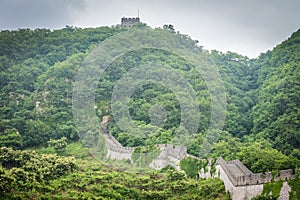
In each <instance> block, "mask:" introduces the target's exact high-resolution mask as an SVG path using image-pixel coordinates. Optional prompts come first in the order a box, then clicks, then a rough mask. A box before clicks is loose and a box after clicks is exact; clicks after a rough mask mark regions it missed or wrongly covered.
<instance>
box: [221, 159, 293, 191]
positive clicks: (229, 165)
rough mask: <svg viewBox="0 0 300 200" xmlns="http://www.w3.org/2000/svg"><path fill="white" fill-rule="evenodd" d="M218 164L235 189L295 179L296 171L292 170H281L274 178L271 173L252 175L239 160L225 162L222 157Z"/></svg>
mask: <svg viewBox="0 0 300 200" xmlns="http://www.w3.org/2000/svg"><path fill="white" fill-rule="evenodd" d="M216 164H217V165H219V166H220V167H221V168H222V170H223V171H224V172H225V173H226V175H227V177H228V178H229V180H230V181H231V183H232V184H233V185H234V186H235V187H237V186H246V185H259V184H264V183H268V182H271V181H272V180H274V181H278V180H289V179H294V178H295V171H294V170H292V169H287V170H281V171H279V172H278V173H276V174H275V175H274V176H273V175H272V173H270V172H265V173H252V172H251V171H250V170H249V169H248V168H247V167H246V166H245V165H244V164H243V163H242V162H241V161H239V160H231V161H225V160H224V159H223V158H222V157H219V158H218V160H217V163H216Z"/></svg>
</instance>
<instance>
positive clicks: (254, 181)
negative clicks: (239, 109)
mask: <svg viewBox="0 0 300 200" xmlns="http://www.w3.org/2000/svg"><path fill="white" fill-rule="evenodd" d="M108 122H109V117H108V116H104V117H103V120H102V123H101V127H102V132H103V135H104V138H105V143H106V147H107V158H110V159H113V160H123V159H127V160H130V161H131V162H132V159H131V156H132V154H133V153H134V150H135V148H134V147H123V146H122V144H120V143H119V142H118V141H117V140H116V139H115V138H114V137H113V136H111V135H110V134H109V131H108V128H107V124H108ZM157 147H158V148H159V150H160V154H159V155H158V156H157V157H156V158H155V159H153V160H152V162H151V163H150V165H149V167H151V168H153V169H162V168H164V167H166V166H168V165H171V166H173V167H174V168H175V169H178V170H179V169H180V168H179V163H180V160H181V159H183V158H185V157H187V156H191V155H189V154H188V153H187V148H186V147H182V146H175V145H171V144H159V145H157ZM192 157H193V156H192ZM215 167H216V171H215V173H214V174H211V173H210V169H211V166H208V171H206V172H205V171H204V169H200V170H199V174H198V176H199V177H201V178H204V179H207V178H212V177H217V178H220V179H221V180H222V181H223V182H224V185H225V189H226V191H228V192H229V193H230V196H231V199H233V200H250V199H252V198H253V197H256V196H258V195H260V194H261V193H262V191H263V184H265V183H269V182H271V181H278V180H284V181H285V182H284V184H283V187H282V190H281V192H280V198H279V199H286V200H287V199H288V198H289V191H290V187H289V185H288V184H287V180H289V179H294V178H295V174H296V173H297V170H292V169H288V170H281V171H279V172H278V173H276V174H274V175H272V173H270V172H265V173H253V172H251V171H250V170H249V169H248V168H247V167H246V166H245V165H244V164H243V163H242V162H241V161H239V160H230V161H225V160H224V159H223V158H222V157H219V158H218V159H217V162H216V166H215ZM299 178H300V177H299Z"/></svg>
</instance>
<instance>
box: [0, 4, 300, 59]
mask: <svg viewBox="0 0 300 200" xmlns="http://www.w3.org/2000/svg"><path fill="white" fill-rule="evenodd" d="M138 10H139V13H140V18H141V21H142V22H144V23H146V24H148V25H149V26H151V27H162V26H163V25H164V24H173V25H174V27H175V29H176V30H177V31H180V32H181V33H184V34H187V35H189V36H191V37H192V39H195V40H198V41H199V44H200V45H202V46H204V48H205V49H208V50H211V49H216V50H219V51H222V52H226V51H233V52H237V53H239V54H242V55H246V56H248V57H250V58H253V57H257V56H258V55H259V53H261V52H265V51H267V50H268V49H272V48H273V47H274V46H275V45H277V44H279V43H280V42H282V41H283V40H285V39H287V38H288V37H289V36H290V35H291V34H292V33H293V32H294V31H296V30H298V29H299V28H300V0H0V29H1V30H4V29H18V28H31V29H34V28H50V29H57V28H63V27H65V26H66V25H72V26H77V27H99V26H112V25H115V24H120V21H121V17H123V16H125V17H136V16H137V13H138Z"/></svg>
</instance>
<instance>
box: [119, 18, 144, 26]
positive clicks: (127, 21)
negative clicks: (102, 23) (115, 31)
mask: <svg viewBox="0 0 300 200" xmlns="http://www.w3.org/2000/svg"><path fill="white" fill-rule="evenodd" d="M139 23H140V18H139V17H133V18H126V17H123V18H122V19H121V26H123V27H124V28H131V27H132V26H134V25H137V24H139Z"/></svg>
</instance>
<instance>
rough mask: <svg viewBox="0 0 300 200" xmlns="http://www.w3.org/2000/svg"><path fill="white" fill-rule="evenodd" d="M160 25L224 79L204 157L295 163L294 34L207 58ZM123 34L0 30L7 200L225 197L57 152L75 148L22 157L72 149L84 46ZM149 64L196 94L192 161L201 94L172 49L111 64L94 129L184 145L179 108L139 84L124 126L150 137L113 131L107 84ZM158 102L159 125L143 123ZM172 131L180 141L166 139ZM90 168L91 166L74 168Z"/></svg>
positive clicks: (172, 178)
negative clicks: (218, 125) (54, 145)
mask: <svg viewBox="0 0 300 200" xmlns="http://www.w3.org/2000/svg"><path fill="white" fill-rule="evenodd" d="M144 26H145V25H141V26H140V27H134V28H136V29H138V28H145V27H144ZM163 29H164V30H165V31H167V32H168V33H171V34H173V35H175V37H177V38H179V41H181V40H182V41H184V43H186V44H187V45H189V46H190V47H193V51H194V52H196V53H197V54H199V55H202V56H207V57H209V59H211V60H212V61H213V62H214V65H215V66H216V67H217V68H218V70H219V72H220V75H221V78H222V81H223V83H224V86H225V90H226V97H227V100H226V101H227V110H226V121H225V124H224V129H223V130H210V131H215V132H216V133H215V134H219V135H220V139H219V141H218V142H217V143H216V144H215V145H214V147H213V149H212V151H211V152H210V153H209V155H207V157H218V156H222V157H223V158H224V159H225V160H231V159H240V160H241V161H242V162H243V163H244V164H245V165H246V166H247V167H249V169H251V170H252V171H253V172H264V171H276V170H279V169H288V168H297V167H299V166H300V150H299V149H300V129H299V126H300V111H299V108H300V105H299V99H300V82H299V76H300V71H299V68H300V66H299V65H300V60H299V59H300V30H298V31H297V32H295V33H294V34H293V35H292V36H291V37H290V38H289V39H287V40H286V41H283V42H282V43H281V44H279V45H278V46H277V47H275V48H274V49H273V50H272V51H268V52H266V53H263V54H261V55H260V56H259V57H258V58H257V59H249V58H247V57H244V56H241V55H238V54H237V53H233V52H227V53H221V52H218V51H211V52H208V51H206V50H204V49H203V48H202V47H201V46H200V45H198V44H197V42H196V41H193V40H192V39H191V38H190V37H189V36H186V35H182V34H180V33H178V32H177V33H176V32H175V30H174V29H173V26H170V25H169V26H164V28H163ZM161 30H162V29H156V30H155V31H161ZM124 31H128V30H126V29H123V28H121V27H119V26H116V27H111V28H109V27H100V28H86V29H82V28H74V27H70V26H67V27H66V28H64V29H60V30H48V29H36V30H29V29H20V30H15V31H1V32H0V68H1V71H0V86H1V87H0V97H1V101H0V113H1V115H0V147H2V148H1V162H0V163H1V168H0V176H1V177H0V178H1V191H2V193H5V194H6V195H7V194H11V193H15V196H16V198H17V197H26V198H44V197H53V198H55V197H66V198H67V197H71V196H76V197H77V198H89V197H91V196H93V195H94V196H98V197H99V198H100V197H104V198H114V199H118V198H119V199H121V197H124V198H127V199H147V198H150V199H153V198H156V197H157V198H160V199H165V198H173V199H177V198H179V197H182V198H185V197H187V196H189V197H190V198H191V199H192V197H195V198H198V197H199V198H200V199H201V198H203V199H216V198H219V199H226V198H227V196H226V193H225V191H224V187H223V184H222V183H220V180H216V179H214V180H207V181H203V180H202V181H200V182H196V181H194V180H192V179H189V178H185V177H184V176H182V174H180V173H179V172H175V171H172V170H171V171H168V170H167V172H153V173H150V174H144V175H139V174H135V175H134V174H127V173H125V172H118V171H115V170H111V169H110V168H109V167H108V166H106V165H104V164H101V163H95V161H91V159H90V157H89V155H88V153H87V154H86V155H85V156H82V157H80V158H78V156H77V158H76V157H75V158H74V160H72V159H71V158H69V157H65V156H68V155H69V156H76V155H78V152H77V153H75V154H74V153H66V152H64V151H62V152H61V154H60V155H53V153H55V152H54V151H52V152H51V151H50V152H47V151H46V150H47V149H49V148H47V149H46V150H45V152H44V153H50V154H49V155H45V154H40V153H31V152H30V153H29V151H31V150H32V149H35V150H37V151H39V150H40V149H43V148H45V147H48V144H50V143H49V141H50V140H52V141H55V140H59V139H61V138H64V137H65V138H66V142H67V143H68V144H69V146H70V145H71V146H72V144H77V143H78V141H79V140H80V139H81V138H79V134H78V132H77V129H76V127H75V124H74V121H73V115H72V95H73V86H74V81H75V76H76V74H77V72H78V70H79V68H80V67H81V64H82V63H83V61H84V59H85V58H86V57H87V56H88V54H89V53H90V52H91V51H92V49H93V48H95V47H96V46H97V45H98V44H99V43H100V42H102V41H104V40H105V39H108V38H110V37H111V36H113V35H116V34H118V33H122V32H124ZM160 39H161V38H160ZM245 48H246V47H245ZM153 61H155V63H156V64H157V65H158V66H159V65H163V66H168V67H171V68H173V69H174V70H176V71H177V72H178V73H179V74H180V75H182V76H183V77H184V78H185V79H186V80H187V81H188V82H189V84H190V85H191V86H192V87H193V89H194V90H195V95H196V97H197V106H198V107H199V117H200V119H201V120H200V121H199V125H198V127H199V128H198V130H197V131H196V133H195V134H194V135H193V137H192V141H191V142H190V145H189V147H188V152H189V153H190V154H192V155H194V156H198V155H199V152H200V151H201V149H203V148H204V147H203V141H204V140H205V137H206V135H207V134H208V132H207V128H208V126H209V120H210V117H211V116H210V112H211V109H212V108H211V99H210V93H209V90H208V88H207V85H206V83H205V81H204V80H203V78H202V77H201V75H200V74H199V73H198V72H197V70H196V69H195V68H194V67H193V66H192V65H191V64H190V63H189V62H188V61H186V60H184V59H181V58H180V57H179V56H178V55H175V54H172V53H171V52H168V51H165V50H159V49H140V50H137V51H132V52H130V53H127V54H126V55H123V56H121V57H119V58H118V59H116V60H114V62H113V63H112V64H111V65H110V66H109V67H108V68H107V70H106V71H105V72H104V74H103V75H102V78H101V80H99V84H98V87H97V90H96V97H95V99H96V106H97V109H96V115H97V116H98V117H99V123H100V121H101V120H102V117H103V116H108V115H109V116H110V118H111V119H112V120H111V121H110V123H109V130H110V133H111V134H112V135H113V136H114V137H115V138H116V139H117V140H118V141H119V142H120V143H121V144H122V145H123V146H145V145H147V146H153V145H155V144H161V143H162V144H167V143H174V142H175V143H176V142H179V143H180V141H181V140H182V139H183V140H184V139H185V138H188V139H190V138H189V137H185V136H186V135H188V130H187V128H188V127H180V119H181V116H180V114H181V107H180V103H181V102H179V100H178V99H177V97H176V95H175V94H174V93H173V92H172V91H171V90H170V89H168V88H166V87H163V86H162V85H159V84H148V85H143V86H142V87H140V88H138V89H137V90H136V91H135V92H134V94H133V95H132V96H131V98H130V101H129V105H128V106H129V111H130V115H131V118H132V120H133V122H134V123H135V124H136V125H137V126H138V127H141V128H142V129H143V130H148V131H149V136H147V137H144V136H141V135H140V134H141V133H140V132H135V133H134V134H132V132H130V130H129V131H124V130H121V129H120V128H119V127H118V125H117V123H116V121H114V118H113V117H114V116H113V113H112V112H111V105H110V103H111V95H112V92H113V89H114V86H115V85H116V84H117V82H118V80H120V78H121V77H122V76H124V75H125V74H126V73H127V72H128V71H130V70H131V69H133V68H135V67H138V66H146V65H147V63H151V62H153ZM158 104H159V105H160V106H161V107H162V108H163V109H164V110H165V111H166V120H165V122H164V125H163V126H162V127H159V124H155V123H153V122H151V119H150V118H151V116H149V115H150V114H154V115H155V112H151V113H150V114H149V110H151V109H152V108H153V106H154V105H158ZM178 130H179V132H180V134H181V135H182V136H183V137H182V138H181V139H180V140H174V135H176V134H178ZM132 131H133V132H134V130H132ZM176 131H177V132H176ZM74 147H75V146H74ZM56 153H58V152H56ZM50 157H51V159H52V160H53V161H52V164H51V163H49V159H50ZM85 157H86V158H85ZM90 162H92V164H91V165H88V164H86V165H85V164H81V163H90ZM69 165H71V166H72V167H70V166H69ZM59 166H61V168H59ZM97 166H99V167H97ZM95 167H96V168H95ZM49 170H50V171H51V173H53V174H52V175H51V176H50V175H49V176H48V175H47V174H49V173H50V171H49ZM60 170H61V171H60ZM33 171H34V172H33ZM2 180H3V181H2ZM79 180H83V181H79ZM108 180H109V183H107V181H108ZM24 191H27V192H24ZM35 195H36V196H35ZM90 195H91V196H90ZM185 195H186V196H185ZM197 195H199V196H197ZM7 197H8V196H7Z"/></svg>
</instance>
